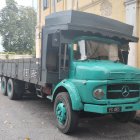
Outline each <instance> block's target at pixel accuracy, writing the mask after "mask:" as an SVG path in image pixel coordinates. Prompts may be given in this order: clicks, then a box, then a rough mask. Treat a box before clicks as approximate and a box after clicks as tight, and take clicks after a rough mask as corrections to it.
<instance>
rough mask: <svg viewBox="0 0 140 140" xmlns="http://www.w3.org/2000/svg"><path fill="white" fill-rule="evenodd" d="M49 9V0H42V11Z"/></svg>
mask: <svg viewBox="0 0 140 140" xmlns="http://www.w3.org/2000/svg"><path fill="white" fill-rule="evenodd" d="M48 7H49V0H43V9H44V10H45V9H47V8H48Z"/></svg>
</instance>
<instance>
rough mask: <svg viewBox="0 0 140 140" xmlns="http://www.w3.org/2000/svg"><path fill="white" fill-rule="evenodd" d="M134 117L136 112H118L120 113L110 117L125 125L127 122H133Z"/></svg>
mask: <svg viewBox="0 0 140 140" xmlns="http://www.w3.org/2000/svg"><path fill="white" fill-rule="evenodd" d="M135 116H136V111H132V112H120V113H115V114H112V117H113V118H114V119H115V120H117V121H119V122H123V123H127V122H129V121H133V120H134V118H135Z"/></svg>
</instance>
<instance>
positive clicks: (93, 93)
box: [0, 11, 140, 134]
mask: <svg viewBox="0 0 140 140" xmlns="http://www.w3.org/2000/svg"><path fill="white" fill-rule="evenodd" d="M132 33H133V27H132V26H130V25H127V24H124V23H121V22H119V21H116V20H113V19H109V18H105V17H101V16H97V15H94V14H89V13H84V12H79V11H64V12H58V13H54V14H52V15H50V16H47V17H46V23H45V26H44V27H43V29H42V49H41V58H39V59H37V58H31V59H17V60H0V77H1V89H0V90H1V93H2V94H3V95H8V97H9V99H11V100H17V99H21V98H22V96H23V95H24V93H25V90H29V91H31V92H34V93H35V94H37V96H38V97H41V98H48V99H50V100H51V101H52V102H54V114H55V118H56V124H57V127H58V128H59V130H60V131H61V132H62V133H65V134H67V133H71V132H73V131H74V130H75V129H76V126H77V124H78V120H79V116H80V114H81V112H82V113H83V112H85V113H86V112H89V113H92V114H93V113H97V114H102V115H105V114H112V116H113V117H114V118H115V119H116V120H118V121H121V122H128V121H131V120H132V119H133V118H134V117H135V114H136V111H137V110H139V109H140V70H139V69H137V68H133V67H131V66H128V65H127V60H128V54H129V42H138V38H136V37H133V36H132Z"/></svg>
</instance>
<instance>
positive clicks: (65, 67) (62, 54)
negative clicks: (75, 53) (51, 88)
mask: <svg viewBox="0 0 140 140" xmlns="http://www.w3.org/2000/svg"><path fill="white" fill-rule="evenodd" d="M69 60H70V53H69V48H68V44H61V46H60V50H59V79H60V80H63V79H65V78H68V76H69V65H70V64H69Z"/></svg>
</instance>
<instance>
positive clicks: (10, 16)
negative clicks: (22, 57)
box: [0, 0, 36, 54]
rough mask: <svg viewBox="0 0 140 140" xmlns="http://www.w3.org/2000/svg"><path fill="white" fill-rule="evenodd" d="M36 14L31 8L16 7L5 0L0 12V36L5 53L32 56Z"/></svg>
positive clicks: (9, 0) (10, 1) (10, 0)
mask: <svg viewBox="0 0 140 140" xmlns="http://www.w3.org/2000/svg"><path fill="white" fill-rule="evenodd" d="M35 26H36V12H35V11H34V9H33V8H31V7H23V6H18V5H17V3H16V2H15V1H14V0H6V7H4V8H3V9H2V10H1V12H0V34H1V36H2V45H3V48H4V51H5V52H16V53H18V54H24V53H28V54H32V53H33V52H34V48H35Z"/></svg>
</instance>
